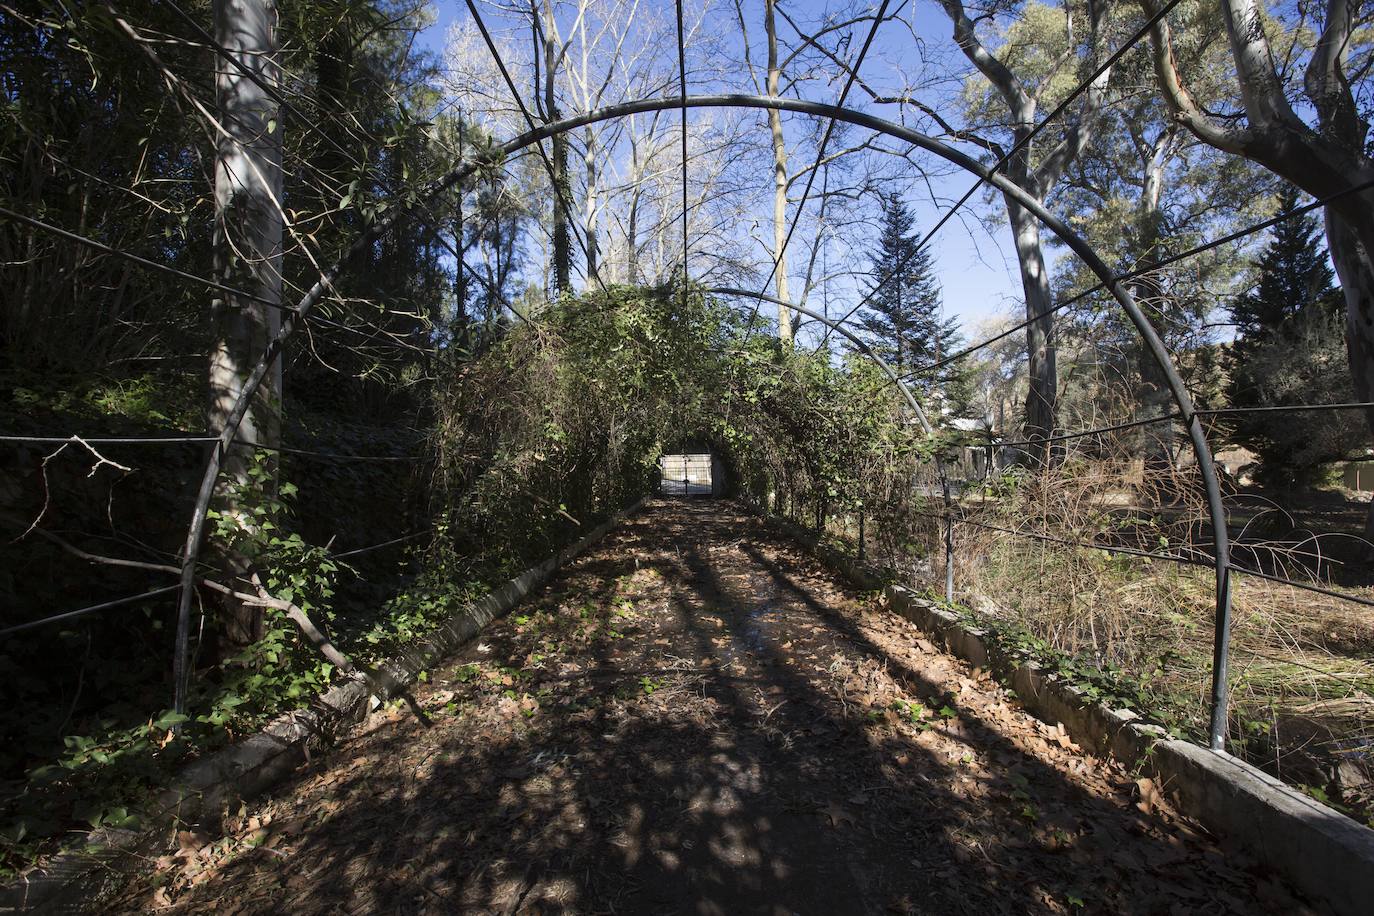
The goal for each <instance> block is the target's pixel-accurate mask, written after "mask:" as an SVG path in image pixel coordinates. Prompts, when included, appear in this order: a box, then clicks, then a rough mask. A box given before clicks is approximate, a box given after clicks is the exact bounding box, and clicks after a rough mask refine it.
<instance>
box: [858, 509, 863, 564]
mask: <svg viewBox="0 0 1374 916" xmlns="http://www.w3.org/2000/svg"><path fill="white" fill-rule="evenodd" d="M863 561H864V507H863V506H860V507H859V562H860V563H862V562H863Z"/></svg>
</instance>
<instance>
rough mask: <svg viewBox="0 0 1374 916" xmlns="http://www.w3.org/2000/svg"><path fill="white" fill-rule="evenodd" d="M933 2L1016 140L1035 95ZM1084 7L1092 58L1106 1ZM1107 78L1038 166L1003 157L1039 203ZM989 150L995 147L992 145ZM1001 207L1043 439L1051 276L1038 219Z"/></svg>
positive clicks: (1050, 391) (1050, 397)
mask: <svg viewBox="0 0 1374 916" xmlns="http://www.w3.org/2000/svg"><path fill="white" fill-rule="evenodd" d="M940 3H941V5H942V6H943V7H944V9H945V13H946V14H947V15H948V16H949V18H950V21H951V22H952V23H953V25H954V41H955V43H956V44H957V45H958V46H959V49H960V50H961V51H963V53H964V56H965V57H967V58H968V59H969V61H970V62H971V63H972V64H973V65H974V66H975V67H976V68H977V69H978V72H979V73H981V74H982V75H983V77H984V78H985V79H987V80H988V82H989V83H990V84H991V85H992V87H993V89H995V90H996V92H997V94H998V95H999V96H1000V97H1001V98H1002V102H1003V104H1004V105H1005V107H1006V110H1007V114H1008V115H1009V122H1010V127H1011V132H1012V139H1013V142H1014V143H1015V144H1022V143H1023V142H1024V141H1026V139H1027V138H1028V137H1029V136H1030V133H1031V131H1032V130H1033V129H1034V127H1035V118H1036V111H1037V109H1038V107H1039V98H1038V93H1037V92H1036V91H1027V89H1026V88H1025V87H1023V85H1022V81H1021V79H1020V78H1018V76H1017V75H1016V74H1015V73H1013V72H1012V71H1011V70H1010V69H1008V68H1007V66H1006V65H1005V64H1003V63H1002V62H1001V61H1000V60H998V59H997V57H996V56H994V55H993V54H992V53H991V52H989V51H988V50H987V48H986V47H984V45H983V43H982V41H981V40H980V39H979V38H978V36H977V34H976V33H975V31H974V25H973V22H972V21H971V20H970V19H969V18H968V15H967V14H966V13H965V11H964V5H963V2H962V0H940ZM1088 8H1089V18H1090V31H1089V40H1088V44H1089V48H1090V62H1091V59H1092V58H1096V56H1097V48H1098V37H1099V35H1100V34H1101V32H1102V30H1101V25H1102V22H1103V19H1104V18H1105V5H1104V4H1102V3H1098V2H1092V0H1090V2H1089V4H1088ZM1110 76H1111V71H1110V70H1107V71H1104V72H1103V73H1101V74H1100V75H1098V77H1097V78H1096V79H1095V80H1093V82H1092V84H1091V85H1090V86H1089V88H1088V89H1087V90H1086V91H1085V92H1084V93H1083V97H1082V102H1081V103H1080V104H1079V107H1078V110H1077V111H1076V112H1075V113H1074V114H1073V115H1072V120H1071V121H1070V122H1069V124H1068V126H1067V128H1066V129H1065V130H1064V131H1063V132H1062V134H1061V138H1060V140H1059V141H1058V143H1057V144H1055V146H1053V147H1052V148H1051V149H1049V150H1047V151H1046V152H1045V153H1044V154H1043V155H1041V156H1040V157H1039V160H1040V161H1039V164H1038V165H1033V163H1032V155H1031V154H1032V147H1031V145H1024V146H1021V148H1020V149H1019V150H1018V151H1017V152H1016V153H1015V154H1014V155H1013V156H1012V157H1011V159H1010V160H1009V161H1008V162H1007V164H1006V166H1005V171H1006V175H1007V177H1008V178H1010V179H1011V180H1012V181H1014V182H1016V184H1017V185H1019V186H1020V187H1021V188H1023V189H1024V190H1025V191H1026V192H1028V193H1029V194H1031V195H1032V196H1034V197H1035V199H1036V200H1037V201H1041V202H1043V201H1044V200H1045V198H1046V197H1047V196H1048V194H1049V192H1050V191H1051V190H1052V189H1053V188H1054V186H1055V185H1056V184H1057V183H1058V182H1059V179H1060V178H1061V177H1062V176H1063V174H1064V170H1065V169H1066V168H1068V166H1069V165H1070V164H1071V163H1072V162H1073V161H1074V159H1076V158H1077V157H1078V155H1079V154H1080V153H1081V152H1082V151H1083V149H1084V148H1085V147H1086V146H1087V145H1088V142H1089V141H1090V140H1091V138H1092V133H1093V130H1094V129H1095V127H1096V122H1097V116H1098V112H1099V111H1100V110H1101V106H1102V102H1103V98H1104V95H1105V90H1106V87H1107V81H1108V79H1110ZM1047 82H1048V81H1047ZM1042 88H1043V87H1042ZM992 148H994V149H995V145H994V146H993V147H992ZM1006 205H1007V218H1008V220H1009V222H1010V223H1011V228H1012V237H1013V240H1014V243H1015V247H1016V259H1017V264H1018V266H1019V267H1020V272H1021V288H1022V293H1023V295H1024V297H1025V306H1026V319H1027V320H1028V321H1030V322H1031V323H1030V324H1029V325H1027V327H1026V354H1027V357H1028V360H1029V366H1028V369H1029V390H1028V392H1027V395H1026V405H1025V407H1026V419H1025V433H1026V438H1027V439H1030V440H1038V439H1046V438H1048V437H1051V436H1053V435H1054V434H1055V429H1056V425H1057V424H1056V414H1057V404H1058V384H1059V376H1058V368H1057V366H1056V359H1055V349H1054V315H1053V313H1052V312H1051V311H1050V309H1051V308H1052V307H1053V297H1052V295H1051V292H1050V277H1049V273H1048V271H1047V270H1046V269H1045V254H1044V248H1043V245H1042V243H1041V239H1040V224H1039V223H1038V222H1037V221H1036V220H1035V219H1034V218H1033V217H1031V216H1030V215H1029V214H1027V213H1026V212H1025V211H1024V210H1022V209H1021V208H1020V207H1019V206H1017V205H1016V204H1015V203H1013V202H1012V201H1011V199H1010V198H1007V199H1006ZM1031 453H1032V458H1033V459H1034V460H1036V461H1037V462H1041V463H1044V462H1049V461H1052V460H1053V459H1054V453H1055V450H1054V449H1051V448H1050V447H1049V445H1048V444H1042V445H1040V446H1038V447H1037V446H1034V445H1033V446H1031Z"/></svg>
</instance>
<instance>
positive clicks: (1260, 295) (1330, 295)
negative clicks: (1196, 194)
mask: <svg viewBox="0 0 1374 916" xmlns="http://www.w3.org/2000/svg"><path fill="white" fill-rule="evenodd" d="M1299 203H1300V201H1299V199H1298V189H1297V188H1296V187H1294V186H1293V185H1285V186H1284V189H1283V191H1282V192H1281V193H1280V195H1279V212H1281V213H1286V212H1288V211H1289V210H1292V209H1294V208H1296V207H1297V206H1298V205H1299ZM1256 267H1257V268H1258V270H1259V284H1258V285H1257V286H1256V287H1255V289H1254V290H1252V291H1251V292H1250V293H1248V294H1247V295H1244V296H1242V297H1240V298H1239V299H1237V300H1236V301H1235V303H1234V304H1233V305H1232V306H1231V319H1232V320H1233V321H1235V323H1236V333H1237V335H1238V336H1240V337H1241V338H1242V339H1243V340H1253V339H1255V338H1257V337H1259V336H1261V335H1263V334H1264V333H1266V332H1269V331H1281V330H1282V329H1283V328H1284V327H1285V326H1286V325H1288V324H1289V323H1290V322H1291V320H1292V319H1294V318H1296V317H1298V315H1299V314H1301V313H1302V312H1304V311H1305V310H1307V309H1308V308H1311V307H1313V306H1315V307H1318V308H1321V309H1324V310H1327V311H1330V312H1333V313H1334V312H1335V311H1337V310H1338V309H1339V308H1340V300H1339V298H1338V297H1337V291H1336V289H1335V288H1334V287H1333V286H1332V280H1333V279H1334V275H1333V274H1332V272H1331V265H1330V264H1329V263H1327V258H1326V246H1325V245H1324V244H1322V240H1321V228H1320V226H1318V224H1317V220H1316V218H1315V217H1313V216H1310V215H1306V216H1300V217H1297V218H1295V219H1289V220H1284V221H1283V222H1281V223H1279V224H1278V225H1277V226H1275V227H1274V235H1273V238H1272V239H1271V241H1270V242H1269V244H1268V246H1267V247H1266V248H1265V249H1264V254H1263V255H1262V256H1261V257H1260V260H1259V263H1258V264H1257V265H1256Z"/></svg>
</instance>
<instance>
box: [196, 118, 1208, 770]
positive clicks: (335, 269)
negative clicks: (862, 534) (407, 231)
mask: <svg viewBox="0 0 1374 916" xmlns="http://www.w3.org/2000/svg"><path fill="white" fill-rule="evenodd" d="M673 108H682V109H683V110H684V112H685V110H686V109H688V108H750V109H759V110H773V111H780V112H792V113H796V114H802V115H810V116H815V117H822V118H828V119H831V120H832V121H842V122H845V123H848V124H852V125H854V126H856V127H860V128H865V129H867V130H871V131H874V132H877V133H880V134H883V135H885V136H888V137H892V138H894V139H897V140H900V141H903V142H905V143H909V144H911V145H912V146H914V147H916V148H919V149H922V150H924V151H926V152H928V153H931V154H933V155H935V156H938V157H940V158H942V159H944V160H945V161H947V162H949V163H951V164H953V165H955V166H958V167H959V168H962V169H964V170H965V171H967V172H968V173H970V174H971V175H973V176H975V177H976V178H977V179H978V180H979V183H980V184H983V183H985V184H987V185H990V186H991V187H993V188H994V189H995V190H996V191H998V192H999V193H1001V194H1003V195H1005V196H1006V197H1008V198H1010V199H1011V200H1012V201H1014V202H1015V203H1016V204H1017V205H1019V206H1021V207H1023V208H1024V209H1025V210H1026V211H1027V212H1029V213H1031V214H1033V215H1034V216H1035V217H1036V218H1037V219H1038V220H1039V221H1040V222H1041V224H1042V225H1044V226H1045V227H1046V228H1047V229H1049V230H1050V231H1051V232H1052V233H1054V234H1055V235H1056V236H1057V237H1058V238H1059V239H1060V240H1061V241H1062V242H1063V243H1064V244H1065V245H1066V246H1067V247H1068V248H1069V249H1070V250H1072V251H1073V252H1074V253H1075V254H1076V255H1078V257H1079V258H1080V259H1081V260H1082V261H1083V263H1084V264H1086V265H1087V266H1088V268H1089V269H1090V270H1092V272H1093V273H1094V274H1096V275H1097V277H1098V279H1099V280H1100V282H1101V284H1102V287H1103V288H1104V289H1106V290H1108V291H1109V292H1110V293H1111V295H1112V296H1113V298H1115V299H1116V301H1117V303H1118V304H1119V306H1120V307H1121V309H1122V310H1123V311H1124V312H1125V313H1126V315H1127V317H1128V318H1129V319H1130V321H1131V323H1132V324H1133V325H1134V326H1135V329H1136V332H1137V333H1138V334H1139V335H1140V337H1141V339H1142V340H1143V341H1144V343H1145V345H1146V348H1147V349H1148V351H1149V353H1150V355H1151V357H1152V358H1153V359H1154V361H1155V362H1156V363H1157V364H1158V366H1159V368H1160V370H1161V371H1162V372H1163V374H1164V376H1165V378H1166V379H1167V383H1168V388H1169V392H1170V395H1171V396H1172V398H1173V401H1174V405H1175V407H1176V413H1175V417H1176V418H1177V420H1178V421H1180V422H1181V423H1183V425H1184V426H1186V427H1187V430H1188V437H1189V440H1190V442H1191V443H1192V448H1193V451H1194V453H1195V456H1196V459H1197V464H1198V470H1199V472H1200V474H1201V478H1202V486H1203V489H1204V491H1205V496H1206V501H1207V508H1208V514H1209V518H1210V523H1211V529H1212V551H1213V554H1212V557H1211V562H1210V563H1209V564H1208V565H1211V566H1213V567H1214V568H1215V572H1216V586H1215V616H1214V638H1213V653H1212V689H1211V712H1210V742H1209V743H1210V746H1211V747H1212V748H1214V749H1217V750H1220V749H1222V748H1223V747H1224V742H1225V736H1226V722H1227V699H1228V697H1227V693H1228V691H1227V649H1228V642H1229V631H1230V572H1231V570H1232V568H1233V567H1232V565H1231V562H1230V551H1229V542H1228V535H1227V526H1226V517H1225V512H1224V508H1223V505H1222V496H1221V489H1220V485H1219V481H1218V478H1217V474H1216V470H1215V467H1214V465H1213V457H1212V450H1211V447H1210V445H1209V444H1208V441H1207V437H1206V434H1205V432H1204V430H1203V427H1202V423H1201V414H1200V413H1199V412H1198V411H1197V409H1196V408H1195V407H1194V404H1193V401H1192V398H1191V397H1190V396H1189V394H1188V391H1187V389H1186V387H1185V385H1184V383H1183V380H1182V378H1181V376H1180V375H1179V372H1178V370H1177V368H1176V367H1175V365H1174V363H1173V360H1172V359H1171V357H1170V355H1169V353H1168V351H1167V350H1166V348H1165V346H1164V344H1163V342H1162V341H1161V339H1160V337H1159V335H1158V334H1157V333H1156V331H1155V329H1154V328H1153V326H1152V325H1151V324H1150V322H1149V320H1148V319H1147V318H1146V317H1145V316H1144V314H1143V313H1142V312H1141V310H1140V308H1139V306H1138V305H1137V304H1136V301H1135V299H1134V297H1133V296H1132V295H1131V292H1130V290H1129V289H1128V288H1127V287H1126V285H1125V284H1124V283H1123V282H1122V278H1121V277H1119V276H1116V275H1114V274H1113V272H1112V271H1111V269H1110V268H1109V267H1108V266H1107V264H1106V262H1105V261H1104V260H1103V259H1102V258H1101V257H1100V256H1099V255H1098V254H1097V252H1096V251H1095V250H1094V249H1093V247H1092V246H1091V245H1090V244H1089V243H1088V242H1087V241H1086V240H1085V239H1083V238H1082V237H1081V236H1079V235H1078V234H1077V233H1075V232H1074V231H1073V230H1072V229H1070V228H1069V226H1068V225H1067V224H1066V223H1065V222H1064V221H1063V220H1061V219H1060V218H1058V217H1056V216H1055V215H1053V214H1052V213H1050V212H1049V211H1047V210H1046V209H1045V207H1044V206H1043V205H1042V204H1041V203H1040V202H1039V201H1037V200H1036V199H1035V198H1034V197H1032V196H1030V195H1029V194H1027V193H1026V191H1024V190H1023V189H1022V188H1021V187H1019V186H1018V185H1016V184H1015V183H1013V182H1012V181H1011V180H1009V179H1008V178H1006V177H1005V176H1003V175H1002V174H1000V172H999V171H998V170H997V166H992V167H989V166H987V165H984V164H983V163H981V162H979V161H978V160H976V159H974V158H973V157H971V156H969V155H967V154H965V153H962V152H960V151H958V150H956V149H954V148H953V147H950V146H948V145H946V144H945V143H943V142H941V141H939V140H937V139H935V138H933V137H930V136H928V135H926V134H924V133H921V132H920V131H917V130H913V129H912V128H909V127H905V126H903V125H900V124H896V123H893V122H891V121H887V120H884V119H882V118H878V117H875V116H874V115H871V114H867V113H865V112H861V111H856V110H853V109H850V108H846V107H843V106H841V105H830V104H825V103H822V102H815V101H806V100H798V99H786V98H776V97H768V96H758V95H735V94H721V95H699V96H688V95H686V94H685V92H684V93H683V94H681V95H679V96H678V97H676V98H673V97H663V98H647V99H640V100H636V101H630V102H624V103H620V104H616V105H610V106H607V107H604V108H600V109H597V110H595V111H590V112H585V113H582V114H578V115H574V116H571V117H567V118H563V119H561V120H558V121H553V122H549V123H544V124H538V125H534V126H532V127H531V129H530V130H528V131H526V132H525V133H522V134H520V135H518V136H516V137H514V138H512V139H510V140H507V141H506V142H504V143H502V144H500V145H499V146H498V147H496V152H497V153H498V154H500V155H502V156H510V155H511V154H513V153H516V152H519V151H521V150H523V149H526V148H527V147H530V146H534V145H536V144H539V143H541V142H542V141H544V140H546V139H549V138H551V137H554V136H556V135H559V134H562V133H566V132H568V131H571V130H574V129H576V128H580V127H584V126H587V125H589V124H595V123H598V122H601V121H607V120H611V119H615V118H623V117H626V116H629V115H633V114H639V113H647V112H656V111H664V110H669V109H673ZM531 123H533V122H531ZM478 168H479V163H477V162H475V161H463V162H460V163H459V164H458V165H457V166H456V167H455V168H454V169H452V170H451V171H449V172H448V173H447V174H445V175H443V176H442V177H441V178H439V179H438V180H436V181H434V182H432V183H431V184H430V185H429V186H428V187H426V188H425V189H423V190H422V191H421V192H420V193H419V194H418V195H417V196H416V199H415V200H414V201H413V202H410V203H408V204H407V205H405V206H403V207H398V208H396V209H394V210H392V211H390V212H389V213H388V214H387V215H386V216H385V217H383V218H382V219H381V220H379V221H378V222H377V223H375V224H374V225H373V226H372V227H371V228H369V229H368V230H367V231H365V232H364V233H363V234H362V235H360V236H359V237H358V238H357V239H356V240H355V241H354V242H353V244H352V245H351V246H350V247H349V249H348V251H346V252H345V253H344V255H343V256H342V257H341V258H339V260H337V261H336V262H335V263H334V264H333V265H332V266H331V267H329V268H328V269H326V270H324V271H323V272H322V273H321V274H320V276H319V279H318V280H317V281H316V282H315V283H314V285H313V286H311V288H310V289H309V290H308V291H307V292H306V293H305V295H304V296H302V297H301V299H300V300H299V302H298V303H297V304H296V305H295V306H294V307H292V308H289V309H283V318H282V323H281V329H280V331H279V332H278V333H277V334H276V336H275V337H274V338H273V339H272V340H271V341H270V342H269V343H268V345H267V346H266V348H265V349H264V351H263V353H262V354H261V356H260V358H259V359H258V361H257V364H256V365H255V366H254V368H253V370H252V372H251V373H250V374H249V376H248V377H247V379H246V381H245V383H244V385H243V388H242V390H241V391H240V393H239V395H238V399H237V401H236V402H235V404H234V406H233V409H232V410H231V412H230V413H229V415H228V418H227V421H226V423H225V426H224V429H223V430H222V431H221V433H220V435H219V437H218V438H217V439H216V440H215V441H214V447H213V448H212V449H210V450H209V453H208V458H207V460H206V463H205V468H204V472H203V475H202V479H201V483H200V488H199V491H198V494H197V499H196V503H195V508H194V511H193V513H192V516H191V520H190V524H189V526H188V530H187V535H186V544H185V553H184V557H183V564H182V571H181V590H180V596H179V601H178V608H177V650H176V651H177V655H176V659H175V662H174V679H175V681H176V691H177V695H176V700H177V709H178V711H182V710H184V705H185V696H186V688H187V683H188V678H189V671H188V670H187V647H188V644H189V634H190V611H191V599H192V594H193V591H194V587H195V581H196V562H197V559H198V556H199V552H200V547H201V542H202V540H203V537H204V532H205V524H206V517H207V512H208V510H209V507H210V503H211V499H212V497H213V494H214V491H215V486H216V482H217V480H218V477H219V473H220V469H221V466H222V463H223V461H224V457H225V455H226V454H227V452H228V450H229V449H230V448H231V447H232V446H233V445H234V443H235V438H236V437H237V435H238V429H239V425H240V424H241V423H242V421H243V419H244V417H245V416H246V414H247V411H248V409H249V405H250V403H251V402H252V399H253V397H254V395H255V393H256V392H257V390H258V388H259V387H260V386H261V384H262V382H263V379H264V378H265V377H266V376H267V374H268V372H269V371H270V370H271V369H272V367H273V365H274V364H275V362H276V361H277V360H278V359H279V358H280V356H281V354H282V351H283V347H284V344H285V342H286V341H287V340H288V339H289V338H290V337H291V335H292V334H294V333H295V332H296V330H297V329H298V328H299V327H300V325H301V324H302V322H303V321H304V320H305V319H306V318H307V317H308V316H309V314H310V313H311V311H312V309H314V307H315V306H316V305H317V304H318V303H319V301H320V300H321V298H323V296H324V295H325V293H326V292H327V291H328V290H329V289H330V288H331V286H332V284H333V283H334V281H335V280H336V279H337V278H338V277H339V275H340V274H341V272H342V269H343V265H344V264H345V263H347V262H348V260H349V259H350V258H351V257H352V256H353V255H354V254H355V253H357V252H359V251H360V250H362V249H363V248H364V247H366V246H368V245H370V244H372V243H373V242H374V241H376V240H377V239H378V238H379V237H381V236H382V235H384V234H385V233H387V232H388V231H390V230H391V229H392V228H393V227H395V226H397V225H399V224H400V223H401V222H402V221H403V220H408V219H412V218H422V216H423V214H421V213H420V212H418V211H420V210H421V208H423V207H425V206H427V205H428V203H429V202H430V201H431V200H433V199H434V198H435V197H437V196H438V195H439V194H441V193H443V192H445V191H447V190H448V189H450V188H452V187H453V186H454V185H456V184H458V183H460V182H462V181H463V180H464V179H466V178H468V177H469V176H471V175H472V174H473V173H475V172H476V171H477V169H478ZM683 219H684V223H685V221H686V213H685V212H684V214H683ZM685 263H686V262H685V259H684V279H685V273H686V271H685ZM715 292H717V293H719V294H722V295H736V294H742V295H747V296H751V297H754V298H756V299H759V300H767V301H775V302H776V301H778V300H776V299H773V298H772V297H769V296H767V295H765V294H763V293H751V292H747V291H744V290H734V289H723V288H721V289H717V290H715ZM780 304H782V305H784V306H785V307H787V308H789V309H792V310H794V311H796V312H798V313H800V314H804V315H806V316H808V317H809V318H812V319H813V320H815V321H818V322H820V323H822V324H824V325H826V326H827V327H829V328H830V329H831V330H833V331H834V332H836V333H837V334H840V335H842V336H844V337H845V338H847V339H848V340H850V341H851V342H853V343H855V344H856V345H857V347H858V349H859V351H860V352H861V353H862V354H863V355H864V357H865V358H867V359H869V360H872V361H873V362H874V363H876V364H877V365H878V366H879V368H880V369H881V370H882V371H883V373H884V374H885V375H886V376H887V377H888V379H889V380H890V381H891V382H892V383H893V384H894V385H895V386H896V387H897V388H898V389H899V391H900V392H901V394H902V397H903V400H904V401H905V403H906V404H907V406H908V407H909V408H910V409H911V412H912V414H913V416H914V417H915V419H916V420H917V422H918V423H919V424H920V426H921V428H922V429H923V430H924V431H926V432H927V433H930V432H933V427H932V426H931V424H930V422H929V419H928V418H927V416H926V415H925V413H924V412H923V411H922V410H921V406H920V404H919V403H918V401H917V400H916V398H915V396H914V395H913V393H912V392H911V390H910V388H909V387H908V385H907V384H906V382H905V381H904V380H903V379H902V378H900V377H899V376H898V375H897V374H896V373H895V372H894V371H893V370H892V369H891V367H889V366H888V365H887V364H886V363H884V362H883V361H882V360H881V359H880V358H879V357H878V356H877V355H876V354H875V353H874V352H873V351H872V350H871V349H870V348H869V347H868V346H867V345H865V344H864V342H863V341H862V340H860V339H859V338H858V337H857V336H856V335H854V334H853V333H852V332H850V331H849V330H848V329H846V328H845V327H844V325H843V322H841V321H835V320H832V319H829V318H827V317H825V316H823V315H820V314H818V313H816V312H814V311H812V310H810V309H808V308H806V307H805V306H803V305H800V304H797V303H791V302H783V303H780ZM937 470H939V471H940V472H941V477H942V478H943V477H944V474H943V469H942V468H938V467H937ZM944 483H945V490H946V494H947V493H948V483H947V480H945V481H944ZM944 518H945V520H946V551H947V559H949V560H952V556H949V554H950V553H952V543H951V538H950V534H949V531H950V529H951V528H952V526H953V524H954V523H955V522H956V521H958V519H956V518H955V517H954V515H953V513H952V511H951V510H950V504H949V502H948V495H946V514H945V516H944ZM1090 546H1094V547H1096V546H1098V545H1090ZM1195 562H1200V561H1195ZM946 575H947V582H946V586H947V589H946V591H947V595H948V594H950V593H951V591H952V575H953V564H952V562H949V563H947V564H946Z"/></svg>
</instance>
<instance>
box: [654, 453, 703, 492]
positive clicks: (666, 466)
mask: <svg viewBox="0 0 1374 916" xmlns="http://www.w3.org/2000/svg"><path fill="white" fill-rule="evenodd" d="M659 471H660V479H659V490H660V492H662V493H663V494H664V495H665V496H710V495H711V456H710V455H709V454H695V455H664V456H663V458H662V459H661V460H660V461H659Z"/></svg>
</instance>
